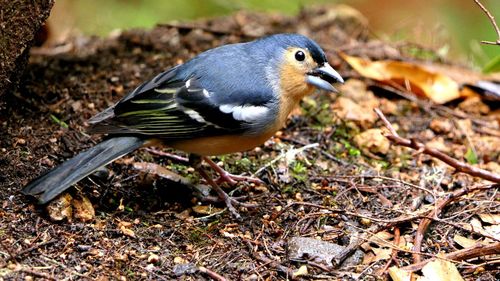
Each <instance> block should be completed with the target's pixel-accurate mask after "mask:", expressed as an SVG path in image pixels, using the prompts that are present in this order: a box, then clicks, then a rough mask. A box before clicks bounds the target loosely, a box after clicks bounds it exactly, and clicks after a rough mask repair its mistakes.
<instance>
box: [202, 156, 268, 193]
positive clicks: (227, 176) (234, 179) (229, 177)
mask: <svg viewBox="0 0 500 281" xmlns="http://www.w3.org/2000/svg"><path fill="white" fill-rule="evenodd" d="M203 160H205V162H207V163H208V165H210V167H212V169H214V170H215V171H216V172H217V173H218V174H219V178H218V179H217V180H216V181H215V183H217V184H221V183H224V182H227V183H228V184H229V185H231V186H233V185H236V184H237V183H238V182H240V181H243V182H250V183H255V184H264V182H263V181H262V180H260V179H259V178H255V177H248V176H239V175H233V174H231V173H229V172H227V171H226V170H224V169H222V168H221V167H219V165H217V164H216V163H215V162H214V161H212V160H211V159H210V158H208V157H203Z"/></svg>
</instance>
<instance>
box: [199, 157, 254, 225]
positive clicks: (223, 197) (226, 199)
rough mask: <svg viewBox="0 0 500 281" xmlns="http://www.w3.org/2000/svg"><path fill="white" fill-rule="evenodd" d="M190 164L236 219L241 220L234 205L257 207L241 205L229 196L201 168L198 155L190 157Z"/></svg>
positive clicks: (248, 206) (249, 206) (249, 205)
mask: <svg viewBox="0 0 500 281" xmlns="http://www.w3.org/2000/svg"><path fill="white" fill-rule="evenodd" d="M189 162H190V164H191V165H192V167H193V168H195V169H196V171H198V173H199V174H200V175H201V176H202V177H203V178H204V179H205V180H206V181H207V183H208V184H209V185H210V186H211V187H212V188H213V189H214V190H215V192H217V195H218V196H219V198H220V199H221V200H223V201H224V203H225V204H226V206H227V209H228V210H229V212H230V213H231V214H232V215H233V216H234V217H235V218H236V219H238V220H239V219H241V216H240V214H239V213H238V211H236V208H234V206H233V205H239V206H243V207H247V208H252V207H255V205H252V204H246V203H241V202H238V201H237V200H235V199H234V198H232V197H231V196H229V195H228V194H227V193H226V192H225V191H224V190H222V188H221V187H220V186H219V185H218V184H217V183H216V182H215V181H214V180H213V179H212V178H211V177H210V176H209V175H208V174H207V172H206V171H205V170H204V169H203V167H202V166H201V157H199V156H196V155H190V156H189Z"/></svg>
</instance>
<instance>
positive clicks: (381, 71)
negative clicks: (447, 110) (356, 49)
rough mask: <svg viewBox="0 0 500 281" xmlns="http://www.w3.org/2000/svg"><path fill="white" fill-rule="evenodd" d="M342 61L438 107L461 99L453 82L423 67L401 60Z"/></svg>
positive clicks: (365, 74) (360, 71) (349, 59)
mask: <svg viewBox="0 0 500 281" xmlns="http://www.w3.org/2000/svg"><path fill="white" fill-rule="evenodd" d="M341 56H342V58H343V59H344V60H345V61H347V63H349V65H351V67H352V68H354V69H355V70H356V71H357V72H358V73H359V74H361V75H362V76H364V77H367V78H370V79H373V80H377V81H380V82H384V83H397V84H399V85H402V86H403V87H405V88H408V90H410V91H411V92H413V93H415V94H417V95H420V96H425V97H427V98H429V99H430V100H432V101H434V102H435V103H438V104H443V103H446V102H449V101H452V100H455V99H457V98H459V97H460V92H459V85H458V83H457V82H455V81H454V80H453V79H451V78H450V77H448V76H445V75H443V74H440V73H438V72H433V71H430V70H428V69H426V68H425V66H424V65H418V64H415V63H408V62H401V61H392V60H386V61H370V60H366V59H362V58H357V57H351V56H348V55H345V54H341Z"/></svg>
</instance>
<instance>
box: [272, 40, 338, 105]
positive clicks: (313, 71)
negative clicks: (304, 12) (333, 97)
mask: <svg viewBox="0 0 500 281" xmlns="http://www.w3.org/2000/svg"><path fill="white" fill-rule="evenodd" d="M263 40H264V41H267V42H266V45H267V46H272V48H273V49H274V55H275V56H276V57H278V58H279V59H277V60H276V64H275V65H276V66H277V68H278V69H279V74H278V78H279V81H280V86H281V88H282V89H283V90H284V91H285V92H287V93H289V94H291V95H296V96H303V95H305V94H308V93H311V92H312V91H313V90H314V89H315V88H317V89H322V90H326V91H329V92H336V89H335V88H334V87H333V86H332V83H336V82H340V83H344V80H343V79H342V77H341V76H340V74H338V73H337V71H335V70H334V69H333V68H332V67H331V66H330V64H329V63H328V60H327V58H326V55H325V52H324V51H323V50H322V49H321V47H320V46H319V45H318V44H317V43H316V42H314V41H313V40H311V39H309V38H307V37H306V36H303V35H299V34H277V35H272V36H269V37H266V38H265V39H263Z"/></svg>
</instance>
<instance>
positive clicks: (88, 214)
mask: <svg viewBox="0 0 500 281" xmlns="http://www.w3.org/2000/svg"><path fill="white" fill-rule="evenodd" d="M72 204H73V207H74V213H73V215H74V217H75V218H76V219H78V220H80V221H82V222H88V221H91V220H93V219H94V217H95V210H94V207H93V206H92V203H90V200H89V199H88V198H87V197H85V196H81V197H80V198H79V199H73V202H72Z"/></svg>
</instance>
